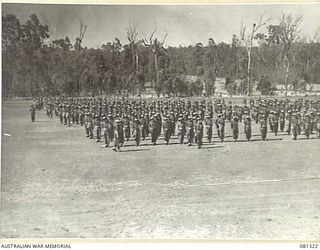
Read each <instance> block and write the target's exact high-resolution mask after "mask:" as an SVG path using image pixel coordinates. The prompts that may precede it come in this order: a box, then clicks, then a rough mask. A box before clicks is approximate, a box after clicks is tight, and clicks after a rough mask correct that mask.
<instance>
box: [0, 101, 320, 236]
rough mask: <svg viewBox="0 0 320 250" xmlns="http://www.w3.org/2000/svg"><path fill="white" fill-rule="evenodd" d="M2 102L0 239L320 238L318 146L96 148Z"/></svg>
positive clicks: (256, 141) (282, 142)
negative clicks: (31, 118)
mask: <svg viewBox="0 0 320 250" xmlns="http://www.w3.org/2000/svg"><path fill="white" fill-rule="evenodd" d="M28 108H29V103H28V102H26V101H5V102H4V103H3V120H2V126H3V127H2V145H1V149H2V175H1V176H2V182H1V184H2V186H1V198H2V202H1V232H0V233H1V237H2V238H16V237H20V238H23V237H28V238H31V237H37V238H41V237H47V238H54V237H60V238H71V237H72V238H148V239H152V238H156V239H163V238H167V239H172V238H178V239H186V238H197V239H231V240H239V239H258V240H270V239H272V240H292V239H299V240H319V239H320V226H319V225H320V153H319V152H320V139H316V136H315V135H312V138H311V139H310V140H306V139H305V136H304V135H301V136H299V140H297V141H293V140H292V139H291V137H290V136H288V135H286V134H285V133H280V134H279V135H278V136H274V135H273V134H270V133H268V137H267V138H268V139H269V140H268V141H265V142H264V141H261V136H260V133H259V131H258V126H257V125H255V124H254V128H253V129H254V135H253V141H252V142H246V141H245V140H244V139H245V138H244V135H243V129H242V127H241V128H240V132H242V133H241V134H240V141H239V142H238V143H235V142H233V140H232V137H231V133H230V132H231V130H230V125H229V124H227V126H226V127H227V131H226V134H227V136H228V137H227V138H226V141H225V142H224V143H221V142H218V139H217V137H216V131H215V135H214V137H215V138H214V142H213V143H211V144H210V145H209V144H207V143H205V144H204V146H203V148H202V149H197V147H196V146H193V147H187V146H186V145H179V144H178V140H177V139H173V140H172V141H171V143H170V145H168V146H167V145H165V144H164V141H163V139H160V145H157V146H152V145H151V143H150V141H144V142H142V146H140V147H136V146H134V142H133V141H130V142H126V143H125V147H124V148H123V151H122V152H114V151H112V149H111V148H109V149H105V148H101V147H100V145H101V144H102V143H96V142H95V141H94V140H89V139H87V138H86V137H85V132H84V128H82V127H66V126H63V125H61V124H60V123H59V122H58V119H57V118H54V119H48V118H46V117H45V115H44V111H41V112H40V113H39V112H38V113H37V115H36V122H34V123H31V121H30V115H29V111H28Z"/></svg>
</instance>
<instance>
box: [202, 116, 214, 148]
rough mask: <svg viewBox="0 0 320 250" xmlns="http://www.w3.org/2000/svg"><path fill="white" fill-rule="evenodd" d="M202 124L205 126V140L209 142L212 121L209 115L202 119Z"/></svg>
mask: <svg viewBox="0 0 320 250" xmlns="http://www.w3.org/2000/svg"><path fill="white" fill-rule="evenodd" d="M204 125H205V127H206V134H207V140H208V142H209V143H211V139H212V125H213V122H212V119H211V117H210V115H207V116H206V119H205V121H204Z"/></svg>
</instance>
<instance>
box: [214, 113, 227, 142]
mask: <svg viewBox="0 0 320 250" xmlns="http://www.w3.org/2000/svg"><path fill="white" fill-rule="evenodd" d="M216 125H217V129H218V136H219V138H220V140H221V142H224V129H225V120H224V117H223V114H222V113H219V114H218V119H217V121H216Z"/></svg>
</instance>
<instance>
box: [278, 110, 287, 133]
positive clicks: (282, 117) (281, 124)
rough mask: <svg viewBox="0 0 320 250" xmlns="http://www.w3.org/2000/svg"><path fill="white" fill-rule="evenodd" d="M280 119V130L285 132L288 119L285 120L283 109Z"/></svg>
mask: <svg viewBox="0 0 320 250" xmlns="http://www.w3.org/2000/svg"><path fill="white" fill-rule="evenodd" d="M279 120H280V131H281V132H283V130H284V126H285V121H286V120H285V113H284V110H283V109H282V110H281V111H280V115H279Z"/></svg>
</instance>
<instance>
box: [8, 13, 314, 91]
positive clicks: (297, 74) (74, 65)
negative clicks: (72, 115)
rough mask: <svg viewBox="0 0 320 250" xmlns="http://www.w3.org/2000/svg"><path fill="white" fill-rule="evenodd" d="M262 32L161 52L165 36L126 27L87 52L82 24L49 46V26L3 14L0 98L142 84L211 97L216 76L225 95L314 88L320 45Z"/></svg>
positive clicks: (276, 29)
mask: <svg viewBox="0 0 320 250" xmlns="http://www.w3.org/2000/svg"><path fill="white" fill-rule="evenodd" d="M288 17H289V19H288ZM283 20H284V22H286V23H285V24H286V25H287V26H288V25H289V27H290V25H292V24H294V25H296V26H298V24H299V23H298V21H299V20H298V19H293V18H292V17H291V15H287V16H286V15H285V16H284V19H283ZM260 21H261V20H260ZM289 22H290V23H289ZM259 25H261V26H262V25H266V23H263V22H260V23H258V25H257V24H253V29H252V30H253V31H254V28H255V27H258V28H260V27H259ZM287 26H286V27H287ZM267 27H268V33H267V34H261V33H259V32H258V29H256V31H255V32H252V33H249V34H245V32H244V30H245V29H243V32H242V33H241V34H242V35H240V36H236V35H233V36H232V37H231V39H230V40H231V41H232V42H231V43H230V44H227V43H219V44H216V43H215V41H214V39H213V38H209V39H208V43H207V44H201V43H197V44H195V45H190V46H188V47H181V46H180V47H167V48H166V47H164V43H165V39H166V37H167V34H163V36H162V37H160V38H159V37H156V28H155V30H154V31H153V32H152V34H151V35H150V36H149V37H148V38H141V37H140V36H139V34H138V32H137V28H136V27H135V26H133V25H131V26H129V27H128V29H127V38H128V40H127V41H120V40H119V39H117V38H115V39H114V41H112V42H107V43H105V44H103V45H102V46H101V47H100V48H99V49H93V48H86V47H83V46H82V41H83V39H85V32H86V30H87V26H86V25H84V24H83V23H81V24H80V33H79V36H78V38H77V39H76V41H75V42H72V41H70V39H69V38H68V37H65V38H62V39H58V40H54V41H51V42H50V43H49V42H48V40H49V27H48V25H44V24H41V22H40V21H39V19H38V17H37V16H36V15H34V14H32V15H31V16H30V17H29V19H28V20H27V21H26V23H24V24H21V23H20V21H19V19H18V18H17V17H16V16H15V15H13V14H10V15H6V16H4V17H2V56H3V57H2V59H3V64H2V79H3V81H2V83H3V84H2V88H3V95H4V96H6V97H9V96H47V95H79V94H93V95H98V94H115V93H119V92H121V91H122V92H123V91H126V92H128V93H131V94H139V93H141V92H143V91H144V90H145V83H147V82H149V83H150V84H151V85H152V86H153V87H154V89H155V91H156V92H157V94H161V93H162V94H166V95H188V96H191V95H201V94H202V91H203V88H205V90H206V94H207V95H212V94H214V91H215V80H216V78H218V77H223V78H226V79H227V81H226V88H227V90H228V92H229V93H230V94H250V92H251V91H252V89H251V90H250V84H251V82H258V85H257V88H258V89H259V90H261V91H262V92H263V94H268V93H269V91H270V90H271V88H272V84H275V83H277V84H285V83H287V84H288V83H289V84H293V85H294V87H295V88H297V89H298V88H303V85H305V84H306V83H315V84H320V43H319V42H317V41H315V40H314V41H302V40H301V39H299V37H298V31H297V30H293V33H292V34H291V35H292V37H291V38H292V39H291V40H290V39H289V40H285V39H286V37H285V35H288V34H285V33H284V28H283V29H282V27H284V26H283V24H282V23H281V22H280V23H279V24H275V25H270V24H269V25H268V26H267ZM248 30H249V29H248ZM169 35H170V34H169ZM172 35H173V34H172ZM289 38H290V37H289ZM190 76H194V77H190ZM190 79H191V80H190ZM237 79H241V84H238V83H236V80H237ZM237 82H238V81H237ZM271 83H272V84H271ZM301 85H302V86H301Z"/></svg>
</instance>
